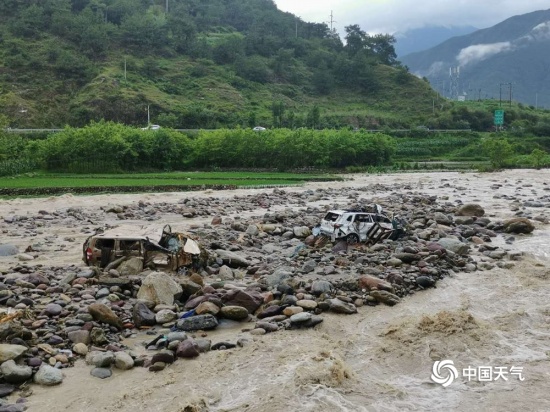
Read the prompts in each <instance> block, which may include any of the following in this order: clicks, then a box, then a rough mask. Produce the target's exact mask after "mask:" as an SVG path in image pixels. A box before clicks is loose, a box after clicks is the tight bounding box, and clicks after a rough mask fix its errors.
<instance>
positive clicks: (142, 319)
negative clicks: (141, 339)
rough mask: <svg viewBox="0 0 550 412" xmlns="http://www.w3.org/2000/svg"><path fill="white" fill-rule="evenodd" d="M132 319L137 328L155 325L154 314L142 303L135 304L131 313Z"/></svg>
mask: <svg viewBox="0 0 550 412" xmlns="http://www.w3.org/2000/svg"><path fill="white" fill-rule="evenodd" d="M132 319H133V320H134V325H136V327H137V328H141V327H142V326H155V325H156V324H157V321H156V317H155V313H154V312H153V311H152V310H151V309H149V308H148V307H147V305H146V304H145V303H143V302H137V303H136V304H135V305H134V309H133V311H132Z"/></svg>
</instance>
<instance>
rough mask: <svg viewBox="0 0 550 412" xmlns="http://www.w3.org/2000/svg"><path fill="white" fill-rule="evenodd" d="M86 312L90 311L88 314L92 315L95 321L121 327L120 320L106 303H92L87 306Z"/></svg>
mask: <svg viewBox="0 0 550 412" xmlns="http://www.w3.org/2000/svg"><path fill="white" fill-rule="evenodd" d="M88 312H90V315H92V317H93V318H94V320H95V321H97V322H103V323H106V324H107V325H111V326H115V327H117V328H119V329H122V321H121V320H120V318H119V317H118V316H117V315H116V313H115V312H113V311H112V309H111V308H110V307H108V306H107V305H104V304H103V303H92V304H91V305H90V306H88Z"/></svg>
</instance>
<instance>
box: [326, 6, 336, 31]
mask: <svg viewBox="0 0 550 412" xmlns="http://www.w3.org/2000/svg"><path fill="white" fill-rule="evenodd" d="M329 17H330V20H329V21H328V23H330V31H332V26H333V24H334V23H336V20H334V14H332V10H331V11H330V16H329Z"/></svg>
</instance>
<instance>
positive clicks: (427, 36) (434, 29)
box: [394, 26, 478, 58]
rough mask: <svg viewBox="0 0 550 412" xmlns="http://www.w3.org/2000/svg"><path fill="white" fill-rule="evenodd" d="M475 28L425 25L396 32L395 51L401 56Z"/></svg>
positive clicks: (468, 32) (469, 31)
mask: <svg viewBox="0 0 550 412" xmlns="http://www.w3.org/2000/svg"><path fill="white" fill-rule="evenodd" d="M476 30H478V29H477V28H475V27H473V26H450V27H445V26H426V27H421V28H417V29H411V30H407V31H405V32H398V33H395V34H394V37H395V38H396V40H397V42H396V43H395V53H396V54H397V57H398V58H401V57H402V56H406V55H408V54H411V53H415V52H419V51H423V50H426V49H429V48H431V47H434V46H437V45H438V44H439V43H443V42H444V41H445V40H447V39H450V38H451V37H455V36H462V35H465V34H470V33H472V32H474V31H476Z"/></svg>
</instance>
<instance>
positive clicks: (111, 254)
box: [82, 225, 208, 272]
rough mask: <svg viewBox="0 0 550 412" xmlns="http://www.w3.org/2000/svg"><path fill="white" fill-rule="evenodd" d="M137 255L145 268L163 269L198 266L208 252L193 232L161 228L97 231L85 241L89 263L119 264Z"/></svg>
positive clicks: (106, 265) (108, 267)
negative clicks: (190, 233)
mask: <svg viewBox="0 0 550 412" xmlns="http://www.w3.org/2000/svg"><path fill="white" fill-rule="evenodd" d="M131 258H138V259H137V260H140V261H141V263H142V267H143V268H148V269H155V270H162V271H174V272H180V271H186V270H189V269H191V270H199V268H200V267H203V266H204V265H205V264H206V261H207V260H208V254H207V252H206V250H205V249H204V248H202V247H201V246H200V244H199V243H198V242H197V241H196V240H195V239H193V238H192V237H191V236H190V235H188V234H185V233H178V232H172V229H171V227H170V226H169V225H166V226H164V227H163V228H162V229H144V230H140V229H139V228H138V229H136V228H135V227H126V228H125V227H119V228H116V229H112V230H108V231H105V232H102V233H96V234H95V235H92V236H90V237H88V238H87V239H86V241H85V242H84V245H83V258H82V259H83V260H84V262H85V263H86V265H88V266H97V267H100V268H102V269H111V268H116V267H118V266H119V265H121V264H122V263H123V262H124V261H127V260H129V259H131Z"/></svg>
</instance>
